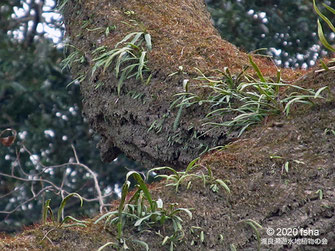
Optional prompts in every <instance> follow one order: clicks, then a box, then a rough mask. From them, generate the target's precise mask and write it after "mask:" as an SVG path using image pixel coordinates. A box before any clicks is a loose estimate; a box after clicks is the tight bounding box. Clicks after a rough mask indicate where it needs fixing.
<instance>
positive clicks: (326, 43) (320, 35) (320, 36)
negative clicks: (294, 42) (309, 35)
mask: <svg viewBox="0 0 335 251" xmlns="http://www.w3.org/2000/svg"><path fill="white" fill-rule="evenodd" d="M322 5H323V6H324V7H325V8H326V9H327V10H328V11H330V12H331V13H333V14H335V9H333V8H332V7H330V6H328V5H326V4H324V3H323V4H322ZM313 7H314V10H315V12H316V13H317V14H318V16H319V17H321V19H323V21H325V22H326V23H327V25H328V27H329V28H330V29H331V30H332V31H333V32H335V27H334V25H333V24H332V23H331V21H330V20H329V19H328V18H327V17H326V16H325V15H323V14H322V12H321V11H320V10H319V8H318V7H317V6H316V3H315V0H313ZM317 23H318V36H319V39H320V41H321V43H322V44H323V46H324V47H326V48H327V49H328V50H330V51H332V52H335V48H334V47H333V46H332V45H330V44H329V42H328V41H327V39H326V37H325V35H324V33H323V29H322V25H321V22H320V19H318V20H317Z"/></svg>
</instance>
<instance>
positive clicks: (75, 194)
mask: <svg viewBox="0 0 335 251" xmlns="http://www.w3.org/2000/svg"><path fill="white" fill-rule="evenodd" d="M73 196H75V197H78V198H79V199H80V207H82V206H83V203H84V201H83V198H82V197H81V196H80V195H79V194H78V193H70V194H69V195H67V196H66V197H65V198H64V199H63V200H62V202H61V204H60V207H59V209H58V213H57V222H58V223H60V222H61V219H62V213H63V211H64V207H65V205H66V202H67V201H68V200H69V199H70V198H71V197H73Z"/></svg>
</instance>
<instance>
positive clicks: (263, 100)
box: [171, 56, 328, 136]
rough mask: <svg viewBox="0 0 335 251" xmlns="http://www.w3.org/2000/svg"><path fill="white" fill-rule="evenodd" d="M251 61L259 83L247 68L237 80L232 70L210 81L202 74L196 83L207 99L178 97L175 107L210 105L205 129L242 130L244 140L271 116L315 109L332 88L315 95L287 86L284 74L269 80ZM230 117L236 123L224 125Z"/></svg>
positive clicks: (190, 95) (308, 91) (185, 94)
mask: <svg viewBox="0 0 335 251" xmlns="http://www.w3.org/2000/svg"><path fill="white" fill-rule="evenodd" d="M249 61H250V64H251V66H252V67H253V69H254V71H255V72H256V75H257V78H258V79H255V78H254V77H252V76H251V75H248V74H246V68H244V69H243V70H242V71H241V72H240V73H239V74H237V75H236V76H233V75H232V74H231V73H230V72H229V70H228V68H225V69H224V71H223V72H219V73H220V74H221V75H222V76H220V77H207V76H205V75H204V74H203V73H202V72H200V71H199V72H200V76H199V77H197V78H195V79H194V80H198V81H201V84H200V85H199V84H197V86H198V87H200V88H206V89H207V93H208V94H207V96H205V97H200V96H199V95H197V94H194V93H192V92H189V91H188V92H184V93H178V94H176V97H177V99H176V100H175V101H174V102H173V103H172V104H171V107H172V108H173V107H176V108H179V109H181V108H184V109H185V108H187V107H190V106H192V105H199V106H201V105H204V104H207V105H209V106H210V109H211V111H210V112H209V113H208V114H207V116H206V118H207V120H209V121H208V122H206V123H204V125H208V126H210V127H211V128H213V127H222V126H223V127H228V128H230V129H232V130H236V129H238V130H239V134H238V136H240V135H241V134H242V133H243V132H244V131H245V130H246V129H247V128H248V127H250V126H251V125H254V124H258V123H260V122H261V121H263V120H264V118H266V117H267V116H270V115H277V114H284V115H286V116H288V115H289V114H290V112H291V110H292V106H293V105H294V104H297V103H302V104H308V105H313V104H314V103H313V100H314V99H319V98H323V97H322V96H321V93H322V92H323V91H324V90H326V89H327V88H328V87H327V86H325V87H322V88H320V89H318V90H317V91H315V90H313V89H306V88H303V87H300V86H297V85H292V84H287V83H283V82H282V81H281V76H280V71H278V73H277V77H276V79H275V80H272V79H270V78H266V77H264V75H263V74H262V72H261V70H260V69H259V67H258V66H257V65H256V63H255V62H254V61H253V59H252V57H251V56H249ZM188 88H189V84H188ZM280 89H286V92H284V93H282V92H280ZM227 114H230V115H231V116H233V117H232V119H230V120H229V119H228V120H226V121H223V122H221V118H222V117H223V116H225V115H227ZM230 115H229V116H230ZM177 118H178V116H177ZM217 121H219V122H217Z"/></svg>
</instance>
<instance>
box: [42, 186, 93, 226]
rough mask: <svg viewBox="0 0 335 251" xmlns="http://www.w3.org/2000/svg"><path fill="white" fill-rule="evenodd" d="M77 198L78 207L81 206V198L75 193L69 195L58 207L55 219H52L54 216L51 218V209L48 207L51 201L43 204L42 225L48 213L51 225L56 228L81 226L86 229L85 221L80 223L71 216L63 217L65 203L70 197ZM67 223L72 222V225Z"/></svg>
mask: <svg viewBox="0 0 335 251" xmlns="http://www.w3.org/2000/svg"><path fill="white" fill-rule="evenodd" d="M74 196H75V197H78V198H79V199H80V207H82V206H83V199H82V197H81V196H80V195H79V194H77V193H70V194H69V195H67V196H66V197H65V198H64V199H63V200H62V202H61V204H60V206H59V209H58V211H57V219H54V216H53V212H52V209H51V207H50V202H51V200H50V199H49V200H47V201H46V202H45V203H44V207H43V214H42V223H43V224H46V222H47V218H48V213H49V214H50V217H51V220H52V222H53V224H54V225H55V226H56V227H62V226H65V227H71V226H82V227H86V224H85V223H87V222H86V221H81V220H77V219H75V218H74V217H72V216H69V215H68V216H66V217H64V207H65V205H66V203H67V201H68V200H69V199H70V198H71V197H74ZM68 221H73V222H74V223H70V224H65V223H66V222H68Z"/></svg>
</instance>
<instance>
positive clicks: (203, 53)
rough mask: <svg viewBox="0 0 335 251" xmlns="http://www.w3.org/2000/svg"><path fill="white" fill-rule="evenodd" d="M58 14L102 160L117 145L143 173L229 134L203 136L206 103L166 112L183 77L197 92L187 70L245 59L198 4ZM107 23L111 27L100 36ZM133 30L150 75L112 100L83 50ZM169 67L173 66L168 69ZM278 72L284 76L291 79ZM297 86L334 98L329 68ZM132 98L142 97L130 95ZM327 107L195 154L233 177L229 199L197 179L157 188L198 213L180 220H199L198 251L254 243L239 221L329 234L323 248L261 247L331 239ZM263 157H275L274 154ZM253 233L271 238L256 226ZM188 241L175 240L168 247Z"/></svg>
mask: <svg viewBox="0 0 335 251" xmlns="http://www.w3.org/2000/svg"><path fill="white" fill-rule="evenodd" d="M64 19H65V25H66V31H67V36H68V38H69V39H70V42H71V44H72V45H73V46H74V47H75V48H76V50H78V51H79V52H80V53H81V54H83V55H84V57H85V60H86V62H84V63H83V62H80V63H79V62H76V63H75V64H74V65H73V67H72V72H73V74H74V76H78V75H82V74H84V75H85V76H86V79H85V80H84V81H83V82H82V83H81V91H82V94H83V104H84V114H85V116H86V118H87V119H88V121H89V123H90V125H91V127H92V128H93V129H94V130H95V131H96V132H97V133H98V134H100V135H101V142H100V144H99V147H100V150H101V155H102V158H103V159H104V160H105V161H112V160H113V159H114V158H115V157H116V156H117V154H119V153H120V152H123V153H125V154H126V155H127V156H129V157H131V158H133V159H134V160H136V161H139V162H142V163H143V164H144V165H145V166H146V167H148V168H149V167H152V166H159V165H169V166H173V167H184V165H185V164H186V163H188V162H189V161H190V160H192V159H194V158H195V157H197V156H198V155H199V154H200V153H201V152H202V151H204V150H205V149H206V148H210V147H214V146H217V145H224V144H226V143H228V142H230V141H232V140H233V139H234V138H235V137H236V134H234V133H229V134H228V133H227V130H226V129H224V128H221V129H217V130H212V131H209V132H208V131H207V129H208V128H206V127H204V126H203V122H204V121H203V120H202V118H203V117H204V115H205V114H206V113H207V112H208V107H206V106H205V105H203V106H197V107H198V108H195V106H194V107H190V108H187V109H183V110H182V114H181V117H180V120H179V118H178V116H179V115H178V109H175V108H171V103H172V102H173V101H174V100H175V99H176V97H174V95H175V94H177V93H180V92H183V82H184V80H185V79H189V80H190V82H191V84H190V88H193V89H192V91H194V92H198V93H199V95H201V94H202V93H201V92H202V90H201V88H198V89H197V87H196V84H193V83H195V82H196V81H194V80H193V78H194V77H196V76H198V75H199V72H198V71H197V70H196V68H198V69H200V70H201V72H203V73H205V74H208V75H215V69H221V70H222V69H223V68H224V67H229V69H230V71H231V72H232V73H238V72H240V71H241V70H242V69H243V68H244V66H246V65H248V64H249V61H248V56H247V54H246V53H244V52H241V51H240V50H238V49H237V48H236V47H235V46H234V45H232V44H230V43H228V42H226V41H224V40H222V39H221V38H220V37H219V35H218V32H217V31H216V30H215V28H214V27H213V26H212V24H211V20H210V16H209V14H208V12H207V11H206V7H205V4H204V3H203V1H202V0H127V1H125V0H113V1H111V0H102V1H97V0H87V1H79V0H78V1H69V2H68V4H67V6H66V8H65V10H64ZM106 27H115V29H114V30H111V31H110V32H109V33H108V32H106ZM137 31H146V32H147V33H149V34H150V35H151V37H152V50H151V51H148V55H147V59H148V67H149V68H150V71H151V74H152V79H151V81H150V83H149V84H147V85H145V84H143V83H141V81H138V80H136V79H133V78H132V79H129V80H127V81H126V82H125V83H124V85H123V86H122V88H121V92H120V95H119V94H118V92H117V86H118V79H117V78H116V77H115V74H114V72H113V67H110V69H107V71H105V72H104V71H103V70H97V71H96V72H95V74H93V76H92V74H91V72H92V68H93V67H94V64H95V61H94V60H93V59H94V57H95V56H94V54H93V51H94V50H95V49H97V48H99V47H101V46H106V47H108V48H110V49H113V48H115V46H116V45H117V43H118V42H120V41H121V40H122V39H123V38H124V37H125V36H126V35H127V34H129V33H131V32H137ZM255 61H256V63H257V64H258V66H259V67H260V68H261V69H262V72H263V73H264V74H266V75H268V76H274V75H275V72H276V68H275V67H274V66H273V65H272V64H271V62H270V61H267V60H265V59H262V58H255ZM179 66H182V67H183V72H180V73H179V74H175V75H173V76H171V73H173V72H177V71H178V69H179V68H178V67H179ZM283 71H286V73H287V74H286V76H287V77H291V78H294V77H296V75H299V74H300V73H299V72H298V71H297V72H295V71H294V72H293V71H291V70H283ZM284 76H285V73H284ZM146 77H148V75H147V76H146ZM299 81H300V84H302V85H305V86H307V87H311V86H312V87H320V85H322V84H327V85H328V84H329V86H330V87H331V88H330V90H331V92H332V94H333V96H334V87H333V86H334V73H333V72H331V71H328V72H323V73H313V72H311V73H310V74H308V75H306V76H305V77H303V78H301V79H300V80H299ZM97 86H99V87H98V88H97ZM133 94H136V95H137V97H141V98H140V99H134V95H133ZM136 95H135V96H136ZM332 114H334V102H333V101H330V102H328V103H323V104H319V106H317V107H316V108H314V110H307V112H306V110H304V111H301V112H300V113H299V112H298V113H297V115H295V116H294V117H292V118H291V119H289V120H287V119H283V118H281V117H280V116H279V118H277V119H278V120H282V121H280V123H274V124H270V125H267V124H265V125H264V126H263V127H260V128H256V129H255V130H251V131H250V132H248V133H247V135H246V136H243V138H242V139H241V140H238V141H237V142H235V143H234V144H233V145H232V147H231V148H229V149H228V150H227V151H225V152H221V153H220V152H219V153H216V154H213V155H209V156H207V157H206V158H205V159H203V160H202V161H203V163H204V165H209V166H211V168H213V170H214V172H215V174H216V175H217V177H219V178H221V179H229V180H230V181H232V183H231V185H230V187H231V191H232V193H231V196H225V195H224V196H221V195H215V194H213V193H212V192H211V191H209V189H207V190H206V189H204V188H203V187H201V186H200V185H199V187H195V189H193V190H192V191H189V192H185V191H184V192H183V193H182V194H178V196H176V195H175V191H174V189H170V190H168V189H167V188H164V187H158V189H157V188H156V190H158V191H157V194H158V195H159V197H160V198H164V201H166V200H167V201H170V202H176V201H177V202H178V203H180V204H182V205H183V206H185V207H190V208H196V210H195V211H194V220H192V221H191V222H190V223H185V224H189V225H188V227H189V228H191V227H192V226H194V225H196V226H200V227H202V229H204V232H205V233H206V236H208V239H206V241H204V242H203V243H200V242H199V240H197V241H198V246H197V248H196V250H228V249H229V247H231V244H234V243H235V244H236V245H237V246H238V247H240V248H242V250H255V247H257V240H256V239H255V238H254V234H253V231H252V230H251V229H250V228H249V231H247V230H245V225H244V227H243V224H242V227H241V223H243V222H244V223H245V220H247V219H253V220H256V221H257V222H260V223H262V225H263V226H264V227H273V228H275V229H276V228H279V227H282V228H283V227H286V228H294V227H296V228H304V229H312V228H316V229H318V230H320V232H321V233H320V235H319V236H320V238H327V239H328V241H329V243H328V246H320V245H319V246H313V245H309V246H305V247H301V246H299V245H298V246H297V245H295V246H294V245H292V244H283V245H277V246H266V247H267V248H271V250H331V249H329V248H334V245H335V243H334V234H335V229H334V226H335V224H334V203H335V196H334V194H335V191H334V180H335V172H334V161H333V160H334V158H335V157H334V152H335V150H334V144H335V139H334V138H331V137H330V136H329V132H330V131H331V130H334V127H333V124H334V123H335V121H334V120H335V119H334V118H335V117H334V116H333V115H332ZM222 119H223V120H224V119H225V118H222ZM155 121H156V124H155V125H156V127H154V128H153V127H152V125H153V123H154V122H155ZM283 121H284V122H283ZM150 128H151V129H152V130H150ZM270 155H277V156H284V157H283V158H282V159H279V160H278V161H277V160H272V159H270V158H269V156H270ZM285 160H287V161H288V162H289V163H290V169H289V172H288V173H286V172H285V170H284V169H283V165H284V164H285ZM295 161H297V162H295ZM292 166H293V167H292ZM278 170H279V171H278ZM283 170H284V171H283ZM317 191H318V193H316V192H317ZM320 191H321V193H322V194H323V196H321V197H320ZM222 197H224V198H222ZM320 199H322V200H320ZM209 208H210V209H211V210H210V211H209ZM221 231H223V232H224V233H225V235H224V241H223V242H221V240H220V238H219V237H218V233H221ZM133 234H136V233H133V232H132V233H131V235H133ZM186 234H187V237H188V239H187V241H189V240H192V238H193V237H192V236H193V235H192V234H191V233H186ZM262 236H263V237H269V236H268V235H266V233H264V232H262ZM142 237H143V238H144V240H148V241H151V238H153V237H152V236H151V235H149V234H148V235H145V234H144V236H141V237H139V238H142ZM300 237H301V236H300ZM302 237H303V236H302ZM155 247H156V248H153V249H152V250H162V249H161V248H162V247H161V241H157V243H156V246H155ZM300 247H301V249H300ZM193 248H195V247H194V246H192V245H191V244H189V243H188V242H185V243H184V246H183V248H181V249H178V250H193ZM272 248H273V249H272Z"/></svg>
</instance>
